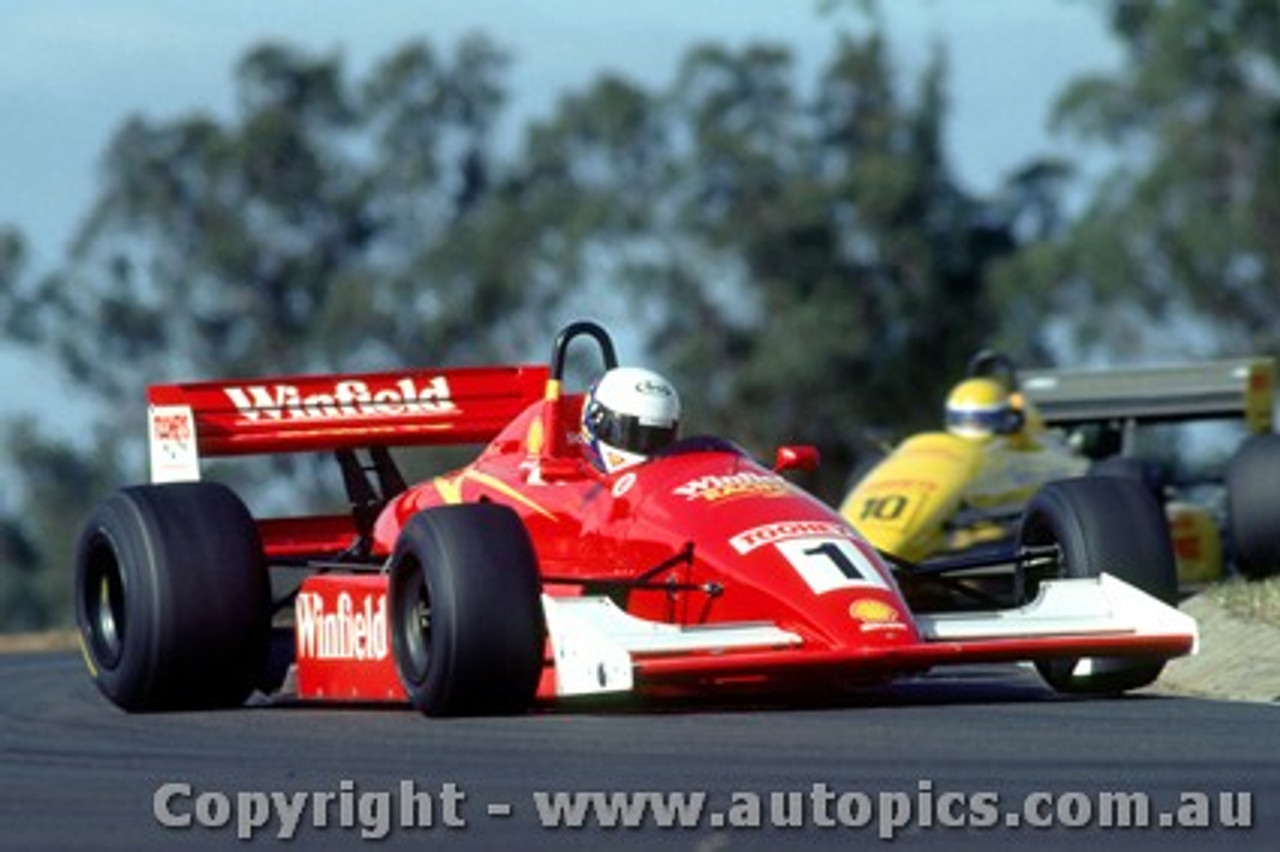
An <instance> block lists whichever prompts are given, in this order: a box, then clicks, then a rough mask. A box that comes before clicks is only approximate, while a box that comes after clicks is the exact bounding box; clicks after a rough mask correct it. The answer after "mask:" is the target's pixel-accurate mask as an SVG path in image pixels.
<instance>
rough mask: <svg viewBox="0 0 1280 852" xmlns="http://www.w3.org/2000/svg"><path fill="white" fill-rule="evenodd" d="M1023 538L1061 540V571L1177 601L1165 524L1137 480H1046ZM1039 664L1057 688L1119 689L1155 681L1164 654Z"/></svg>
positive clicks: (1032, 543) (1032, 542)
mask: <svg viewBox="0 0 1280 852" xmlns="http://www.w3.org/2000/svg"><path fill="white" fill-rule="evenodd" d="M1019 543H1020V546H1023V547H1043V546H1046V545H1056V546H1057V547H1058V549H1059V551H1060V552H1061V558H1060V560H1059V572H1058V576H1059V577H1062V578H1092V577H1097V576H1099V575H1100V574H1102V573H1103V572H1106V573H1108V574H1111V575H1113V576H1115V577H1118V578H1119V579H1121V580H1124V581H1125V582H1126V583H1129V584H1130V585H1132V586H1135V587H1137V588H1139V589H1141V590H1142V591H1144V592H1146V593H1147V594H1150V595H1152V596H1154V597H1156V598H1159V599H1160V600H1162V601H1164V602H1165V603H1169V604H1173V603H1176V601H1177V595H1178V575H1177V566H1176V562H1175V561H1174V556H1173V546H1172V543H1171V541H1170V537H1169V529H1168V524H1167V523H1166V521H1165V517H1164V512H1163V511H1162V510H1161V509H1160V506H1159V505H1158V504H1157V503H1156V501H1155V499H1154V498H1153V497H1152V495H1151V492H1150V490H1149V489H1148V488H1147V487H1146V485H1144V484H1143V483H1142V482H1140V481H1138V480H1137V479H1127V478H1122V477H1111V476H1104V477H1085V478H1081V479H1068V480H1061V481H1058V482H1051V483H1049V484H1047V485H1045V486H1044V487H1043V488H1041V489H1040V491H1039V492H1038V493H1037V494H1036V496H1035V497H1034V498H1033V499H1032V501H1031V503H1030V504H1028V506H1027V509H1026V512H1025V513H1024V515H1023V521H1022V526H1021V529H1020V531H1019ZM1036 668H1037V669H1038V670H1039V672H1040V676H1041V677H1042V678H1044V680H1045V681H1046V682H1047V683H1048V684H1049V685H1050V686H1052V687H1053V688H1054V689H1055V690H1057V691H1058V692H1063V693H1084V694H1116V693H1121V692H1127V691H1128V690H1131V689H1137V688H1139V687H1142V686H1146V685H1148V684H1150V683H1152V682H1153V681H1155V679H1156V678H1158V677H1159V676H1160V672H1161V671H1162V670H1163V668H1164V660H1163V659H1158V660H1150V659H1140V658H1138V659H1132V658H1090V659H1088V660H1077V659H1067V660H1039V661H1037V662H1036Z"/></svg>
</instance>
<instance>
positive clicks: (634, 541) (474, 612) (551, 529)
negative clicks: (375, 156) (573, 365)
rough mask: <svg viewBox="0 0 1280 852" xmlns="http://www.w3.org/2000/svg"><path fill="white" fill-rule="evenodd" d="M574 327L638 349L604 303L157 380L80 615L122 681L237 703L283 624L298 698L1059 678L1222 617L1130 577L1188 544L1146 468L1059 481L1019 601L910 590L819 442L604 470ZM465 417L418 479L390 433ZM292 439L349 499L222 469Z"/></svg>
mask: <svg viewBox="0 0 1280 852" xmlns="http://www.w3.org/2000/svg"><path fill="white" fill-rule="evenodd" d="M574 342H580V345H586V346H589V347H590V349H591V350H598V354H599V357H600V359H601V360H602V361H603V363H604V366H605V367H606V368H607V369H612V368H614V367H616V364H617V359H616V357H615V355H614V347H613V343H612V341H611V340H610V338H609V336H608V334H607V333H606V332H605V331H604V330H603V329H602V328H601V327H599V326H598V325H595V324H593V323H588V322H580V323H574V324H572V325H570V326H569V327H567V328H566V329H564V330H563V331H562V332H561V334H560V335H559V336H558V337H557V339H556V342H555V344H554V346H553V352H552V357H551V363H550V366H549V367H548V366H544V365H526V366H506V367H496V368H474V367H470V368H453V369H440V370H405V371H403V372H397V373H383V374H363V375H343V376H319V377H317V376H308V377H283V378H270V379H257V380H252V381H225V382H203V383H198V384H167V385H158V386H153V387H152V388H151V389H150V391H149V401H150V435H151V454H152V480H153V481H152V482H151V483H149V484H144V485H137V486H132V487H127V488H124V489H121V490H120V491H118V492H116V493H114V494H112V495H110V496H108V497H107V498H106V499H105V500H103V501H102V503H101V504H100V505H99V506H98V507H97V508H96V510H95V511H94V512H93V513H92V515H91V516H90V518H89V519H88V521H87V523H86V525H85V527H84V529H83V531H82V533H81V535H80V538H79V542H78V551H77V562H76V566H75V609H76V617H77V621H78V626H79V631H80V637H81V641H82V644H83V649H84V656H85V660H86V662H87V664H88V668H89V671H90V673H91V675H92V677H93V679H94V680H95V681H96V683H97V685H98V686H99V688H100V689H101V691H102V692H103V693H104V694H105V695H106V696H107V697H108V698H109V699H111V700H112V701H113V702H115V703H116V704H118V705H119V706H121V707H123V708H125V709H127V710H131V711H149V710H161V709H169V708H211V707H221V706H235V705H238V704H240V703H242V702H244V701H245V700H246V699H247V698H248V697H249V696H250V695H251V693H252V692H253V690H254V689H261V688H263V686H264V671H265V670H266V669H267V668H268V666H267V665H266V659H267V657H268V646H269V635H270V634H271V633H272V631H273V630H274V631H275V632H276V633H277V634H279V633H280V632H281V631H282V630H287V632H286V633H285V635H286V637H287V638H288V644H289V645H290V646H291V651H292V653H291V658H292V659H291V664H292V666H293V669H294V675H295V676H294V677H293V678H291V679H290V680H291V681H292V682H293V684H294V686H293V687H292V688H293V689H296V694H297V696H298V697H299V698H301V699H303V700H308V701H317V702H324V701H335V702H336V701H362V702H364V701H392V702H408V703H411V704H412V705H413V706H415V707H417V708H419V709H421V710H423V711H425V712H426V713H428V714H432V715H458V714H489V713H517V712H522V711H524V710H526V709H528V708H531V707H533V706H535V705H536V704H539V703H541V702H552V701H561V700H564V699H566V698H568V697H570V696H582V695H599V694H607V693H620V692H621V693H625V692H637V693H644V694H664V693H667V692H680V693H687V692H694V693H709V692H712V691H725V692H728V691H735V690H736V691H741V690H748V691H751V690H760V691H766V690H767V691H771V692H773V691H777V690H785V689H800V690H813V691H817V692H830V691H832V690H836V689H840V688H844V687H847V686H850V685H859V684H866V683H869V682H880V681H885V680H888V679H890V678H893V677H895V676H899V675H906V674H913V673H919V672H923V671H925V670H928V669H930V668H932V667H934V666H937V665H940V664H949V663H970V662H991V661H1015V660H1030V661H1035V662H1037V664H1038V665H1040V666H1041V668H1042V671H1043V672H1044V673H1045V675H1046V677H1047V678H1049V680H1050V682H1051V683H1053V684H1054V685H1055V686H1057V687H1058V688H1061V689H1066V690H1075V689H1079V690H1092V691H1119V690H1124V689H1128V688H1132V687H1134V686H1137V685H1141V684H1143V683H1146V682H1149V681H1150V680H1151V679H1153V678H1154V677H1155V676H1156V674H1158V673H1159V671H1160V667H1161V666H1162V665H1163V663H1164V661H1165V660H1167V659H1169V658H1171V657H1174V656H1178V655H1181V654H1185V653H1188V652H1190V651H1191V650H1192V648H1193V646H1194V644H1195V642H1196V629H1195V624H1194V622H1193V621H1192V620H1191V619H1190V618H1188V617H1186V616H1185V615H1183V614H1181V613H1179V612H1178V611H1177V610H1175V609H1172V608H1170V607H1169V606H1167V605H1165V604H1164V603H1161V602H1160V601H1158V600H1156V599H1155V598H1154V597H1152V596H1150V595H1148V594H1146V593H1144V592H1142V591H1140V590H1139V589H1137V588H1135V587H1134V586H1133V585H1131V584H1130V583H1127V582H1125V581H1124V580H1122V579H1119V577H1121V576H1124V575H1125V572H1126V570H1128V569H1130V568H1131V567H1132V565H1131V564H1127V563H1132V562H1133V561H1134V560H1137V561H1142V562H1145V563H1147V564H1145V565H1144V566H1142V570H1143V571H1145V572H1147V573H1150V572H1151V570H1152V569H1153V566H1154V569H1155V570H1156V572H1157V573H1158V572H1159V571H1163V570H1170V571H1171V570H1172V562H1171V557H1170V554H1169V552H1168V550H1167V547H1166V548H1165V549H1164V550H1163V551H1161V550H1159V549H1158V548H1157V549H1155V550H1154V551H1151V552H1139V551H1135V550H1134V549H1133V548H1130V549H1129V550H1128V551H1127V552H1126V551H1125V549H1124V547H1123V546H1121V547H1117V546H1116V545H1115V542H1116V541H1119V540H1124V541H1135V540H1136V541H1141V540H1143V539H1142V536H1141V531H1142V530H1143V529H1144V528H1145V527H1144V525H1145V526H1146V527H1149V526H1152V525H1154V528H1155V529H1162V527H1161V526H1160V525H1161V524H1162V523H1163V522H1162V520H1161V518H1160V515H1159V510H1158V507H1156V506H1155V505H1154V502H1153V501H1151V500H1150V498H1149V497H1148V496H1147V495H1146V492H1145V491H1144V490H1143V489H1141V488H1140V487H1138V486H1136V485H1133V484H1132V483H1129V482H1127V481H1124V480H1115V481H1110V480H1095V481H1082V482H1063V483H1055V484H1054V485H1052V486H1049V487H1048V488H1047V490H1046V493H1045V494H1044V495H1043V499H1040V500H1038V501H1033V505H1032V506H1031V507H1030V508H1029V509H1028V512H1029V516H1028V517H1029V523H1028V524H1027V527H1028V529H1029V530H1030V531H1031V532H1029V533H1028V537H1026V540H1024V541H1022V542H1021V543H1020V544H1019V547H1018V550H1017V551H1016V552H1011V553H1009V554H1007V558H1006V562H1008V563H1012V564H1014V565H1015V566H1016V568H1017V570H1015V571H1014V572H1011V574H1012V575H1013V576H1014V577H1015V582H1012V583H1011V585H1010V588H1009V593H1008V595H1007V599H1006V600H1002V601H995V600H990V601H988V602H987V603H986V605H985V606H984V607H980V608H972V607H970V608H964V607H961V608H959V609H958V610H957V611H950V612H912V611H911V610H910V609H909V608H908V606H907V604H906V602H905V601H904V599H903V597H902V595H901V594H900V592H899V588H898V584H897V581H896V579H895V574H894V572H895V571H902V570H910V569H909V566H905V567H904V566H894V567H890V565H889V564H887V563H886V562H885V561H883V560H882V559H881V557H880V556H879V555H878V554H877V552H876V551H875V550H874V549H873V548H872V547H871V546H870V545H869V544H868V543H867V542H866V541H865V540H864V539H863V538H862V537H860V536H859V535H858V533H857V532H856V531H855V530H854V529H853V528H852V527H851V526H850V525H849V524H848V523H847V522H846V521H845V520H843V519H842V518H841V517H840V515H839V514H838V513H837V512H836V511H834V510H833V509H832V508H830V507H828V506H826V505H824V504H823V503H822V502H820V501H818V500H817V499H815V498H814V497H812V496H810V495H809V494H807V493H805V492H804V491H802V490H801V489H799V488H798V487H796V486H795V485H793V484H791V483H790V482H788V481H787V480H786V479H785V478H784V477H783V476H782V475H781V473H782V472H784V471H786V470H788V469H795V468H799V467H806V466H809V465H812V464H816V462H817V458H816V452H814V451H813V450H812V449H811V448H805V447H783V448H781V449H780V450H779V451H778V454H777V463H776V464H775V466H774V467H773V469H770V468H768V467H765V466H762V465H760V464H759V463H757V462H756V461H755V460H753V459H752V458H751V457H749V456H748V455H747V454H746V453H745V452H744V451H743V450H742V449H740V448H739V447H737V446H736V445H734V444H733V443H731V442H729V441H726V440H723V439H720V438H715V437H707V436H695V437H688V438H683V439H679V440H675V441H674V442H673V443H670V444H668V445H667V446H665V447H663V448H661V449H658V450H657V451H656V452H654V453H653V454H652V455H651V456H650V457H648V458H647V460H644V461H640V462H639V463H635V464H631V465H630V466H627V467H625V468H623V469H620V470H615V471H613V472H604V471H602V470H600V469H598V467H597V466H595V465H593V464H592V463H591V462H590V461H589V460H588V457H587V452H586V451H587V447H586V446H584V441H583V439H582V438H581V432H580V429H581V427H580V422H581V420H580V418H581V411H582V408H583V399H584V394H582V393H569V392H567V391H565V390H564V389H563V388H562V382H563V374H564V366H565V360H566V353H567V352H568V350H569V348H570V344H572V343H574ZM592 344H594V345H592ZM587 354H588V355H590V354H593V352H592V351H588V352H587ZM458 443H468V444H483V449H481V451H480V452H479V454H478V456H476V457H475V459H474V460H473V461H472V462H471V463H470V464H467V465H466V466H464V467H462V468H460V469H457V470H453V471H452V472H449V473H446V474H443V475H440V476H437V477H435V478H431V479H427V480H425V481H422V482H420V483H418V484H416V485H408V484H407V483H406V482H405V481H404V479H403V477H402V475H401V473H400V472H399V470H398V467H397V465H396V463H395V461H394V460H393V459H392V456H391V453H390V450H389V448H393V447H400V446H407V445H415V444H417V445H432V444H434V445H441V444H458ZM296 451H324V452H332V453H334V454H335V455H336V458H337V462H338V468H339V470H340V471H341V473H342V477H343V481H344V484H345V487H346V491H347V493H348V495H349V497H350V502H351V511H350V512H347V513H344V514H341V515H334V516H321V517H291V518H254V517H252V516H251V514H250V512H249V511H248V510H247V509H246V507H245V504H244V502H243V501H242V500H241V499H240V498H239V497H238V496H237V495H236V494H235V493H233V492H232V491H231V490H230V489H229V488H228V487H226V486H224V485H222V484H219V483H216V482H212V481H200V479H199V477H200V472H201V460H202V459H203V458H205V457H210V456H219V455H250V454H266V453H283V452H296ZM1144 501H1146V502H1144ZM1152 540H1155V541H1165V540H1167V536H1160V535H1155V536H1153V538H1152ZM962 567H963V568H964V569H965V570H966V571H967V572H969V573H972V570H973V568H974V566H973V564H972V560H969V562H967V563H966V564H965V565H964V566H962ZM928 570H929V573H930V574H931V575H935V576H936V577H937V580H938V582H941V583H945V582H946V581H947V580H946V577H945V576H944V574H945V572H944V571H943V570H942V568H940V566H939V565H938V564H936V563H933V562H931V563H930V564H929V568H928ZM289 578H293V579H292V580H290V579H289ZM273 625H274V627H273Z"/></svg>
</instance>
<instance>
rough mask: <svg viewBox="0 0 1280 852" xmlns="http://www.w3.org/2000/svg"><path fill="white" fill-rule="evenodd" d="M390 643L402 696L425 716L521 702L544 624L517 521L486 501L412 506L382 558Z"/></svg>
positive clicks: (518, 709) (491, 710)
mask: <svg viewBox="0 0 1280 852" xmlns="http://www.w3.org/2000/svg"><path fill="white" fill-rule="evenodd" d="M389 597H390V619H391V647H392V653H393V655H394V657H395V661H396V667H397V669H398V670H399V674H400V680H401V683H402V684H403V685H404V688H405V691H406V692H407V693H408V696H409V700H410V702H411V703H412V704H413V706H414V707H416V708H417V709H418V710H420V711H422V712H423V713H426V714H427V715H430V716H479V715H512V714H517V713H523V712H525V711H526V710H528V709H529V708H530V707H531V706H532V704H533V701H534V697H535V695H536V693H537V688H538V680H539V677H540V676H541V673H542V659H543V648H544V636H545V630H544V626H543V619H542V601H541V584H540V580H539V575H538V561H537V557H536V555H535V554H534V550H533V544H532V542H531V541H530V539H529V534H528V532H527V531H526V530H525V527H524V523H523V522H522V521H521V520H520V518H519V516H517V515H516V513H515V512H513V511H512V510H511V509H509V508H507V507H504V506H498V505H496V504H492V503H477V504H467V505H460V506H444V507H440V508H434V509H428V510H425V511H423V512H420V513H419V514H417V515H416V516H414V517H413V518H412V519H411V520H410V521H409V523H408V524H406V525H405V528H404V530H403V531H402V532H401V533H400V538H399V541H398V542H397V544H396V548H395V553H394V556H393V559H392V564H391V580H390V592H389Z"/></svg>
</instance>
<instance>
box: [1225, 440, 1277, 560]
mask: <svg viewBox="0 0 1280 852" xmlns="http://www.w3.org/2000/svg"><path fill="white" fill-rule="evenodd" d="M1227 523H1228V529H1229V534H1230V538H1231V543H1232V547H1233V561H1234V562H1235V566H1236V568H1237V570H1239V571H1240V573H1241V574H1243V575H1244V576H1246V577H1249V578H1251V579H1255V580H1260V579H1263V578H1266V577H1271V576H1273V575H1275V574H1277V573H1280V435H1255V436H1253V437H1252V438H1250V439H1249V440H1247V441H1245V442H1244V444H1243V445H1242V446H1241V447H1240V449H1239V450H1237V451H1236V454H1235V456H1234V457H1232V459H1231V464H1230V465H1229V466H1228V468H1227Z"/></svg>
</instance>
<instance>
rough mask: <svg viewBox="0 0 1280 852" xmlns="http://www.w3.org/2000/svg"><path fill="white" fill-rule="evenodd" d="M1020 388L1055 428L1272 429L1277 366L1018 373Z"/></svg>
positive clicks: (1243, 363)
mask: <svg viewBox="0 0 1280 852" xmlns="http://www.w3.org/2000/svg"><path fill="white" fill-rule="evenodd" d="M1019 377H1020V379H1021V388H1020V389H1021V391H1022V393H1023V394H1024V395H1025V396H1026V397H1027V399H1029V400H1030V401H1031V402H1032V403H1034V404H1035V406H1036V408H1037V409H1038V410H1039V412H1040V414H1041V415H1042V416H1043V418H1044V421H1045V423H1046V424H1047V425H1050V426H1075V425H1082V424H1086V423H1099V422H1112V423H1125V424H1142V423H1174V422H1180V421H1188V420H1213V419H1232V420H1243V421H1244V422H1245V424H1246V426H1247V427H1248V429H1249V430H1250V431H1251V432H1255V433H1262V432H1270V431H1271V428H1272V408H1273V406H1274V402H1275V362H1274V361H1273V360H1272V359H1270V358H1241V359H1234V360H1224V361H1209V362H1205V363H1201V364H1188V365H1182V366H1169V367H1138V368H1130V369H1120V370H1106V371H1059V370H1022V371H1019Z"/></svg>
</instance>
